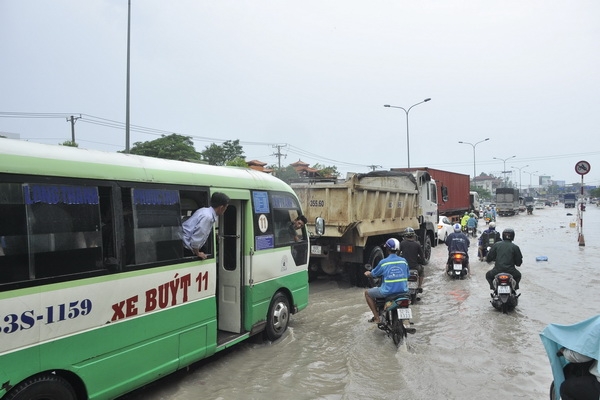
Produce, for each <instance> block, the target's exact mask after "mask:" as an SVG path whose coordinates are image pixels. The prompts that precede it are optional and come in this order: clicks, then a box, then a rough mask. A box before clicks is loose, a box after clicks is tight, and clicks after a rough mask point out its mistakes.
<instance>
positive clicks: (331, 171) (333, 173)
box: [312, 163, 340, 178]
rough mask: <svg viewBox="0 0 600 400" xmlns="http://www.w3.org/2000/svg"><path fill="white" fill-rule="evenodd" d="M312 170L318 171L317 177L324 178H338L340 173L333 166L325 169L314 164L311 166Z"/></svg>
mask: <svg viewBox="0 0 600 400" xmlns="http://www.w3.org/2000/svg"><path fill="white" fill-rule="evenodd" d="M312 168H314V169H316V170H318V171H319V175H321V176H323V177H326V178H337V177H339V176H340V173H339V172H338V170H337V167H336V166H335V165H332V166H328V167H326V166H324V165H321V164H319V163H316V164H315V165H313V167H312Z"/></svg>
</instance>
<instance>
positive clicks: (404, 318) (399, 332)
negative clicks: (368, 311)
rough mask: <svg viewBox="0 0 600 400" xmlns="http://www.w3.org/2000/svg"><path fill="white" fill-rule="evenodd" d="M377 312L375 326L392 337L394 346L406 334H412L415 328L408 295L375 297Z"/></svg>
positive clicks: (403, 339) (398, 343) (405, 336)
mask: <svg viewBox="0 0 600 400" xmlns="http://www.w3.org/2000/svg"><path fill="white" fill-rule="evenodd" d="M376 305H377V312H378V313H379V319H380V321H381V322H380V323H379V324H377V328H379V329H381V330H382V331H384V332H386V333H387V335H388V336H389V337H391V338H392V340H393V341H394V344H395V345H396V346H399V345H401V344H402V343H403V342H404V341H405V340H406V338H407V336H408V334H409V333H410V334H414V333H415V332H416V331H417V330H416V329H415V328H413V327H412V326H411V325H413V323H412V322H410V319H411V318H412V310H411V309H410V307H409V306H410V295H408V294H400V295H394V296H390V297H386V298H385V299H377V301H376Z"/></svg>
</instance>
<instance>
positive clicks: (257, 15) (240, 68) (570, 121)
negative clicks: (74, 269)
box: [0, 0, 600, 187]
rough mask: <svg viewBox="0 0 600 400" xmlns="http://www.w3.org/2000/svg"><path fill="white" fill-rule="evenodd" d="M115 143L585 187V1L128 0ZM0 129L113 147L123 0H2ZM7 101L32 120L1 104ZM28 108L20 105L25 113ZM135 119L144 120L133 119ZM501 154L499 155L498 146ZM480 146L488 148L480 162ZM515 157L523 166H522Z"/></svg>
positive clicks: (599, 13)
mask: <svg viewBox="0 0 600 400" xmlns="http://www.w3.org/2000/svg"><path fill="white" fill-rule="evenodd" d="M131 3H132V5H131V69H130V71H131V86H130V87H131V96H130V110H131V112H130V121H131V126H132V129H131V139H130V143H131V145H133V143H135V142H138V141H142V142H143V141H149V140H154V139H156V138H158V137H160V135H161V134H170V133H178V134H182V135H187V136H192V137H193V138H194V142H195V146H196V149H197V150H198V151H202V150H204V148H205V147H206V146H208V145H210V144H211V143H216V144H221V143H222V142H223V141H226V140H236V139H239V140H240V143H241V144H242V146H243V148H244V151H245V156H246V159H248V160H251V159H257V160H261V161H263V162H266V163H268V164H277V162H278V159H277V157H276V156H275V155H274V153H276V152H277V148H276V147H274V146H275V145H282V146H283V145H285V147H281V152H282V153H283V154H286V155H287V156H286V157H285V158H282V159H281V163H282V165H288V164H290V163H292V162H295V161H297V160H298V159H301V160H303V161H305V162H307V163H309V164H311V165H313V164H314V163H320V164H321V165H336V166H337V167H338V170H339V171H340V172H342V173H344V174H345V173H346V172H349V171H354V172H367V171H369V170H370V169H371V168H372V167H370V166H378V167H377V168H378V169H389V168H393V167H406V166H407V132H406V114H405V112H404V111H403V110H402V109H397V108H385V107H383V105H384V104H391V105H394V106H399V107H404V108H405V109H408V108H409V107H411V106H412V105H413V104H416V103H419V102H421V101H423V100H424V99H425V98H431V101H429V102H426V103H423V104H419V105H417V106H415V107H413V108H412V109H411V110H410V112H409V114H408V115H409V138H410V149H409V151H410V165H411V167H425V166H427V167H432V168H439V169H445V170H449V171H454V172H459V173H463V174H469V175H473V166H474V165H473V164H474V163H473V161H474V158H473V146H472V145H468V144H459V143H458V142H459V141H463V142H469V143H472V144H475V143H477V142H479V141H481V140H484V139H485V138H490V140H489V141H486V142H483V143H480V144H478V145H477V146H476V147H475V153H476V165H475V166H476V173H477V175H479V174H480V173H481V172H486V173H493V174H495V175H501V173H502V171H503V170H504V164H506V170H513V171H514V172H513V175H512V176H513V178H512V179H513V180H514V181H515V182H517V183H519V170H518V169H515V168H512V167H516V168H521V177H520V180H521V183H522V185H523V186H524V187H526V186H527V185H529V183H530V181H531V182H532V183H533V184H534V185H535V184H536V183H537V180H538V175H548V176H551V177H552V179H554V180H564V181H566V182H567V183H573V182H580V181H581V177H580V175H578V174H576V172H575V169H574V167H575V164H576V163H577V162H578V161H580V160H586V161H588V162H589V163H590V164H591V172H590V173H589V174H588V175H586V176H585V177H584V179H585V183H586V184H591V185H600V138H599V126H600V112H599V109H600V23H599V21H600V1H598V0H589V1H587V0H564V1H554V0H532V1H529V0H525V1H524V0H503V1H493V0H481V1H473V0H462V1H459V0H420V1H408V0H396V1H366V0H363V1H357V0H343V1H337V0H336V1H328V0H314V1H313V0H304V1H284V0H277V1H275V0H273V1H265V0H253V1H241V0H236V1H229V0H218V1H204V0H186V1H184V0H168V1H167V0H163V1H159V0H132V1H131ZM0 37H1V40H0V55H1V60H0V113H3V114H0V132H2V133H8V134H18V135H20V137H21V138H22V139H26V140H30V141H36V142H42V143H49V144H58V143H62V142H64V141H66V140H70V139H71V124H70V123H69V122H67V121H66V117H65V116H66V115H74V116H76V117H79V116H80V115H81V116H82V118H81V119H78V120H77V122H76V123H75V139H76V141H77V142H78V143H79V145H80V147H84V148H94V149H100V150H107V151H118V150H123V149H124V148H125V142H126V141H125V130H124V128H123V126H124V123H125V119H126V113H125V110H126V71H127V69H126V65H127V64H126V60H127V40H126V39H127V0H118V1H117V0H102V1H100V0H86V1H81V0H53V1H48V0H38V1H33V0H0ZM6 113H26V114H25V115H24V116H26V117H32V116H37V117H40V116H42V115H40V114H50V115H48V116H50V117H54V118H15V117H9V116H8V115H9V114H6ZM32 114H33V115H32ZM138 127H143V128H150V129H141V130H142V132H140V131H139V130H140V129H138ZM511 156H515V158H512V159H509V160H507V161H506V163H504V162H503V161H501V160H498V159H507V158H509V157H511ZM494 157H496V158H498V159H494ZM526 165H529V166H528V167H525V166H526Z"/></svg>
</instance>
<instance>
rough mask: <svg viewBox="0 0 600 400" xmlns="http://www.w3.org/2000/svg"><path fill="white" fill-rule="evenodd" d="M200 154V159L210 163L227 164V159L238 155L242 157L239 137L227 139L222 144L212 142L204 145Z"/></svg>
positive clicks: (229, 159) (233, 158) (230, 159)
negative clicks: (232, 139)
mask: <svg viewBox="0 0 600 400" xmlns="http://www.w3.org/2000/svg"><path fill="white" fill-rule="evenodd" d="M200 154H201V155H202V159H203V160H204V161H206V162H208V163H209V164H210V165H227V162H228V161H232V160H235V159H236V158H238V157H239V158H242V159H243V158H244V150H243V148H242V146H240V141H239V139H236V140H234V141H231V140H227V141H226V142H224V143H223V145H222V146H219V145H216V144H214V143H212V144H211V145H210V146H206V147H205V149H204V151H202V152H201V153H200Z"/></svg>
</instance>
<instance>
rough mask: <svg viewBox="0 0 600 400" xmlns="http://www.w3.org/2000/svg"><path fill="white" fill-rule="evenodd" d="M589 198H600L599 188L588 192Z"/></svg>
mask: <svg viewBox="0 0 600 400" xmlns="http://www.w3.org/2000/svg"><path fill="white" fill-rule="evenodd" d="M590 197H600V188H596V189H592V190H590Z"/></svg>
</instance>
